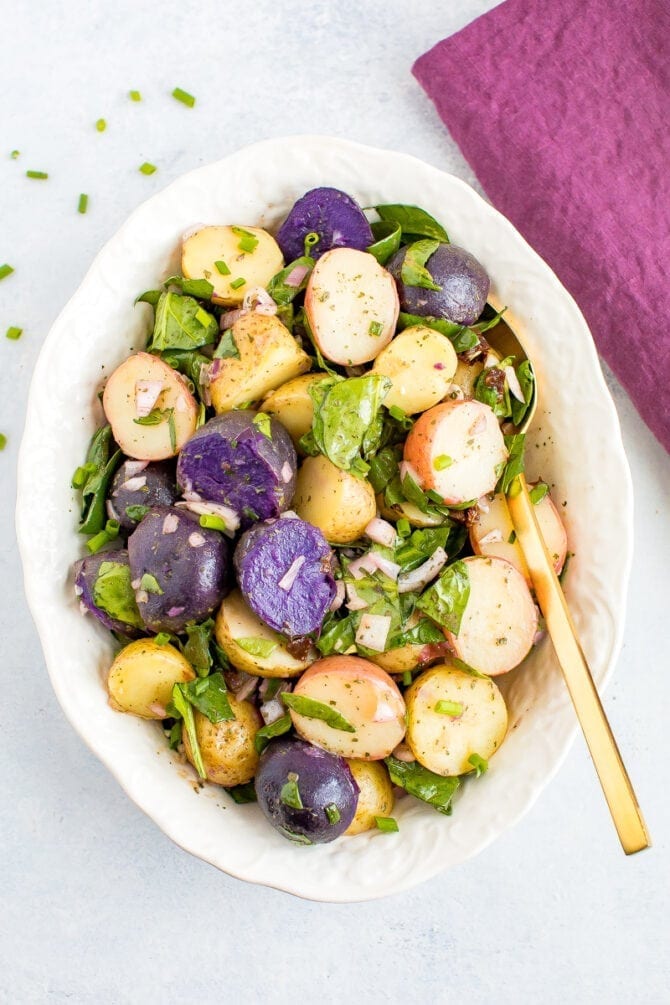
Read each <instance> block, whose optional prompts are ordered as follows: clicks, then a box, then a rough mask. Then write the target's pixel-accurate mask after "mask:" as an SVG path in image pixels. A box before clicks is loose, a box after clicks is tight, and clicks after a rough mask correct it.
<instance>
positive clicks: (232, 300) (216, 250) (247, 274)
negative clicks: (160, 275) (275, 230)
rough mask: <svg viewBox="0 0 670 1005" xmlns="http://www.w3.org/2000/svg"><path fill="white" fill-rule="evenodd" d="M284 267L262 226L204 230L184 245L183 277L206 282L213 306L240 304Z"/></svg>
mask: <svg viewBox="0 0 670 1005" xmlns="http://www.w3.org/2000/svg"><path fill="white" fill-rule="evenodd" d="M245 249H250V250H245ZM217 262H218V263H219V264H218V265H217ZM283 265H284V258H283V256H282V253H281V250H280V248H279V245H278V244H277V242H276V241H275V239H274V237H272V235H271V234H268V232H267V231H266V230H261V228H260V227H232V226H231V227H203V228H202V229H201V230H198V231H196V232H195V233H194V234H191V236H190V237H187V238H186V240H185V241H184V243H183V246H182V254H181V269H182V275H183V276H184V277H185V278H186V279H207V280H208V281H209V282H210V283H211V284H212V286H213V287H214V293H213V294H212V300H213V301H214V303H219V304H224V305H226V306H228V307H235V306H237V305H238V304H241V303H242V301H243V300H244V296H245V294H246V293H248V292H249V290H251V289H253V287H254V286H262V287H265V286H267V284H268V283H269V282H270V280H271V279H272V277H273V276H274V275H276V273H277V272H279V270H280V269H281V268H282V267H283ZM225 270H228V271H227V272H226V271H225ZM222 273H223V274H222ZM241 280H243V282H241Z"/></svg>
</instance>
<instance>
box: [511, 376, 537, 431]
mask: <svg viewBox="0 0 670 1005" xmlns="http://www.w3.org/2000/svg"><path fill="white" fill-rule="evenodd" d="M516 375H517V379H518V381H519V386H520V387H521V393H522V394H523V398H524V400H523V401H522V402H521V401H517V400H516V398H512V422H513V423H514V425H515V426H520V425H521V423H522V422H523V420H524V419H525V417H526V413H527V412H528V409H529V408H530V405H531V402H532V401H533V395H534V393H535V374H534V372H533V364H532V363H531V362H530V360H529V359H525V360H524V361H523V363H519V365H518V367H517V368H516Z"/></svg>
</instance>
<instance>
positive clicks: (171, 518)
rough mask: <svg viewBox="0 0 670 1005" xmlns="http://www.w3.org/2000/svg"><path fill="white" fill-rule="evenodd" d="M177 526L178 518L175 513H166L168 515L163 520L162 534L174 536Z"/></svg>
mask: <svg viewBox="0 0 670 1005" xmlns="http://www.w3.org/2000/svg"><path fill="white" fill-rule="evenodd" d="M178 526H179V517H178V516H177V514H176V513H168V515H167V516H166V517H165V519H164V520H163V530H162V533H163V534H174V532H175V531H176V529H177V527H178Z"/></svg>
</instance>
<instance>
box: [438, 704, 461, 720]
mask: <svg viewBox="0 0 670 1005" xmlns="http://www.w3.org/2000/svg"><path fill="white" fill-rule="evenodd" d="M435 711H436V712H437V714H438V715H449V716H451V718H452V719H458V718H459V716H461V715H463V706H462V705H461V703H460V701H438V702H437V703H436V705H435Z"/></svg>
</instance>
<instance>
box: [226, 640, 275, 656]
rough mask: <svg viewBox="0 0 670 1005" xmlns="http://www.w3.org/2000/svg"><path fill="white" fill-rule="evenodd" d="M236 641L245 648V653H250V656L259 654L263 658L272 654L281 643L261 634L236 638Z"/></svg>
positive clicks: (241, 647)
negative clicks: (262, 636)
mask: <svg viewBox="0 0 670 1005" xmlns="http://www.w3.org/2000/svg"><path fill="white" fill-rule="evenodd" d="M235 642H236V644H237V645H238V646H239V647H240V649H244V651H245V653H249V655H250V656H258V657H259V658H260V659H262V660H264V659H267V658H268V656H271V655H272V653H273V652H274V651H275V649H276V648H277V646H278V645H279V643H278V642H275V641H274V640H273V639H264V638H261V636H260V635H249V636H248V637H247V638H242V639H235Z"/></svg>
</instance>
